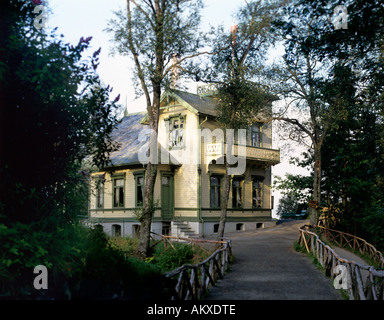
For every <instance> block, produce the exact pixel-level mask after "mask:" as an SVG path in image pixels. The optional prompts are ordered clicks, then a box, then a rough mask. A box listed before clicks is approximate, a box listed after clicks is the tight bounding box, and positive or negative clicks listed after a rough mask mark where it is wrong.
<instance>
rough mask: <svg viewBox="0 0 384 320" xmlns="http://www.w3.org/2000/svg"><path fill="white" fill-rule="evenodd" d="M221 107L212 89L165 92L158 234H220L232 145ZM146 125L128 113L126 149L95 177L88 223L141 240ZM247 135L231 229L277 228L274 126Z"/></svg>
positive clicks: (121, 137)
mask: <svg viewBox="0 0 384 320" xmlns="http://www.w3.org/2000/svg"><path fill="white" fill-rule="evenodd" d="M215 106H216V102H215V98H214V95H212V92H210V91H209V90H207V89H206V88H198V93H197V94H192V93H188V92H183V91H177V90H169V91H166V92H165V93H164V94H163V95H162V100H161V113H160V119H159V132H158V137H157V138H158V139H157V140H158V150H157V151H158V152H157V155H158V159H157V160H158V163H159V166H158V174H157V179H156V184H155V192H154V199H155V202H156V204H157V210H156V212H155V214H154V217H153V221H152V231H153V232H156V233H161V234H171V235H176V236H200V237H201V236H204V235H211V234H214V233H216V232H217V231H218V225H219V217H220V213H221V211H220V195H221V192H222V179H223V177H224V174H225V164H224V161H225V160H226V157H225V154H226V148H227V144H226V139H225V136H226V135H225V133H226V132H225V131H223V130H221V129H220V126H219V123H218V122H217V120H216V115H217V112H216V108H215ZM148 127H149V126H148V125H147V115H146V114H145V113H139V114H128V115H126V116H125V117H124V118H123V119H122V120H121V122H120V123H119V125H118V127H117V129H116V130H115V131H114V133H113V139H114V140H115V141H116V142H118V143H119V144H120V148H119V150H118V151H116V152H114V153H113V154H112V155H111V162H112V164H111V166H109V167H106V168H103V169H100V170H99V171H98V172H93V173H92V175H91V188H90V190H91V191H90V201H89V202H90V208H89V217H88V220H89V221H90V222H91V223H93V224H97V225H99V226H102V227H103V229H104V231H105V232H107V233H109V234H110V235H112V236H133V237H135V236H137V234H138V232H139V229H140V221H139V218H138V215H139V213H140V208H141V206H142V203H143V187H144V182H145V179H144V175H145V169H146V166H145V163H146V159H145V156H146V155H147V152H146V150H147V149H148V138H149V135H150V131H149V129H148ZM216 129H217V130H216ZM246 133H247V134H246V143H244V141H242V143H241V144H239V143H238V139H236V134H235V145H234V147H233V151H234V154H235V155H236V154H238V153H239V152H240V149H241V150H242V151H241V152H243V154H244V153H245V158H244V161H245V166H244V168H243V170H242V171H239V172H238V173H235V174H233V175H232V176H231V190H230V199H229V203H228V213H227V223H226V229H225V231H226V232H234V231H243V230H253V229H256V228H262V227H267V226H268V224H272V223H273V222H272V219H271V209H272V205H273V204H272V201H271V166H273V165H275V164H277V163H279V161H280V151H279V150H274V149H272V148H271V147H272V126H271V124H270V123H267V122H265V121H263V119H262V118H260V119H257V121H255V122H254V123H253V124H252V126H251V127H250V128H246ZM146 148H147V149H146ZM152 154H153V153H152ZM242 159H243V158H242ZM239 163H240V160H239ZM239 167H240V166H239Z"/></svg>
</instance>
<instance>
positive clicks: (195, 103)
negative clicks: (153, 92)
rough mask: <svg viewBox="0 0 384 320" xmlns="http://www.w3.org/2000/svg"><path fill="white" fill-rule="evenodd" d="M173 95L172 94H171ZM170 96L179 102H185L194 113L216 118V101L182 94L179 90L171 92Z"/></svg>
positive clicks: (187, 93)
mask: <svg viewBox="0 0 384 320" xmlns="http://www.w3.org/2000/svg"><path fill="white" fill-rule="evenodd" d="M172 93H173V94H172ZM171 94H172V95H173V96H174V97H175V98H176V99H177V98H179V100H180V99H181V100H182V101H184V102H186V103H187V104H189V105H190V106H191V107H192V108H193V109H195V112H196V113H200V114H204V115H209V116H214V117H215V116H217V111H216V105H217V104H216V101H215V100H214V99H212V98H209V97H206V96H200V95H198V94H194V93H190V92H184V91H179V90H172V91H171Z"/></svg>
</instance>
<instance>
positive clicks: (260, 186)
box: [252, 178, 264, 208]
mask: <svg viewBox="0 0 384 320" xmlns="http://www.w3.org/2000/svg"><path fill="white" fill-rule="evenodd" d="M254 183H259V184H260V185H259V187H257V188H255V185H254ZM257 190H259V191H260V205H258V204H257V203H254V199H255V198H254V193H255V191H256V192H257ZM257 196H258V195H257V193H256V199H257ZM263 198H264V182H263V179H260V178H252V208H263V205H264V199H263ZM256 201H258V200H256ZM255 204H256V206H255Z"/></svg>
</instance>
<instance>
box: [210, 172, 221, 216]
mask: <svg viewBox="0 0 384 320" xmlns="http://www.w3.org/2000/svg"><path fill="white" fill-rule="evenodd" d="M212 177H216V178H218V179H219V183H218V184H217V185H215V187H216V188H215V195H216V190H219V197H218V206H215V205H212V201H211V200H212V196H211V192H212V182H211V178H212ZM223 177H224V175H222V174H210V175H209V207H210V208H211V209H218V208H221V195H222V191H223V190H222V188H223Z"/></svg>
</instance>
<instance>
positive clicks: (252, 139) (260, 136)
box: [250, 122, 263, 148]
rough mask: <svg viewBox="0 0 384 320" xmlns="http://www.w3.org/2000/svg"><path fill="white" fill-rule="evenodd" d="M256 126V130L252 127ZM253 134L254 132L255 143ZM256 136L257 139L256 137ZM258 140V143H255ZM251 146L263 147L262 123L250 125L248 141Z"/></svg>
mask: <svg viewBox="0 0 384 320" xmlns="http://www.w3.org/2000/svg"><path fill="white" fill-rule="evenodd" d="M255 127H256V128H258V131H256V130H254V128H255ZM254 134H255V144H254V143H253V142H254ZM257 136H258V137H259V139H257ZM257 142H259V143H257ZM250 145H251V147H254V148H262V147H263V124H262V123H260V122H256V123H253V124H252V125H251V141H250Z"/></svg>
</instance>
